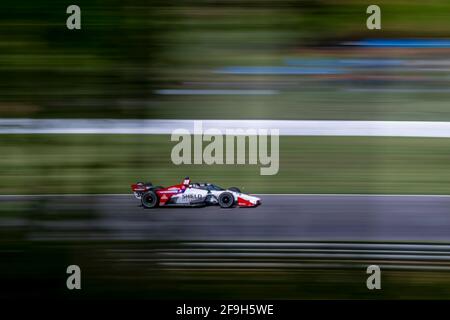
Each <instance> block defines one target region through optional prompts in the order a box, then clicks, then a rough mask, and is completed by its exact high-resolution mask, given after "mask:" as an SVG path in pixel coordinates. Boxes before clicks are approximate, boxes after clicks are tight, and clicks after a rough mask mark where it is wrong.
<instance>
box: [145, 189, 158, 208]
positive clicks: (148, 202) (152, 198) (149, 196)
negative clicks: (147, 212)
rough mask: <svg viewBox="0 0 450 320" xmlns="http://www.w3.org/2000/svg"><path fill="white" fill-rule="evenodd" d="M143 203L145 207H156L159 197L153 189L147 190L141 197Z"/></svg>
mask: <svg viewBox="0 0 450 320" xmlns="http://www.w3.org/2000/svg"><path fill="white" fill-rule="evenodd" d="M141 203H142V206H143V207H144V208H148V209H151V208H156V207H157V206H158V203H159V198H158V195H157V194H156V192H154V191H153V190H150V191H147V192H146V193H144V194H143V195H142V197H141Z"/></svg>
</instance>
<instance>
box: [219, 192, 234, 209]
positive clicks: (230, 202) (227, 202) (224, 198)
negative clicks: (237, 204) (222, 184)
mask: <svg viewBox="0 0 450 320" xmlns="http://www.w3.org/2000/svg"><path fill="white" fill-rule="evenodd" d="M217 200H218V201H219V206H220V207H221V208H231V207H232V206H234V196H233V194H232V193H231V192H222V193H221V194H220V196H219V199H217Z"/></svg>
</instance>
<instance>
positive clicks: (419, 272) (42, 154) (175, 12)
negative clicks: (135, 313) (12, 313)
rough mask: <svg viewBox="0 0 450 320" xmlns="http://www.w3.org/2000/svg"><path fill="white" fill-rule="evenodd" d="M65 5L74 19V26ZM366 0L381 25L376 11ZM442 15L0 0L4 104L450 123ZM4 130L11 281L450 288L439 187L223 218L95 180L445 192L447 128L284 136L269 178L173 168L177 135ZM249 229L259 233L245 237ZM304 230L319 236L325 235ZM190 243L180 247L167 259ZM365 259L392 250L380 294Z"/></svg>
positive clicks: (281, 288) (395, 4) (389, 293)
mask: <svg viewBox="0 0 450 320" xmlns="http://www.w3.org/2000/svg"><path fill="white" fill-rule="evenodd" d="M71 4H76V5H78V6H79V7H80V8H81V30H68V29H67V28H66V19H67V17H68V14H66V8H67V7H68V6H69V5H71ZM370 4H377V5H378V6H380V8H381V21H382V29H381V30H368V29H367V28H366V19H367V17H368V16H369V15H368V14H366V9H367V7H368V6H369V5H370ZM449 16H450V2H449V1H445V0H430V1H426V2H423V1H415V0H410V1H400V0H394V1H384V0H380V1H377V2H376V3H372V1H360V0H354V1H347V0H344V1H327V0H323V1H284V0H278V1H265V0H248V1H240V0H234V1H233V0H229V1H207V0H204V1H201V0H190V1H188V0H186V1H181V0H180V1H173V2H167V1H113V0H111V1H98V0H90V1H84V0H79V1H76V3H72V2H70V3H69V2H64V1H50V0H48V1H45V0H38V1H10V0H4V1H2V3H1V5H0V75H1V77H0V118H1V119H0V120H4V119H19V120H20V121H27V119H30V118H32V119H112V118H113V119H266V120H273V119H282V120H369V121H371V120H380V121H387V120H396V121H445V122H447V121H450V105H449V97H450V87H449V83H450V19H449ZM0 129H2V130H5V133H3V134H1V135H0V193H1V194H2V195H3V196H2V197H1V198H0V214H1V217H0V237H1V242H0V246H1V247H0V254H1V256H2V259H1V260H2V261H1V264H0V271H1V274H2V278H4V281H2V283H5V285H2V287H1V288H0V296H1V297H19V296H29V295H33V296H37V295H40V294H41V293H42V290H46V291H45V293H46V294H48V295H49V296H50V295H59V294H67V296H68V297H70V296H71V295H74V296H77V297H88V298H90V297H100V296H101V297H104V296H106V297H108V295H110V296H114V297H124V296H126V297H134V296H138V297H153V298H155V297H160V298H170V297H216V298H224V297H225V298H227V297H228V298H230V297H231V298H232V297H237V298H372V297H375V298H377V297H384V298H417V297H419V298H448V297H450V274H449V273H448V272H449V270H450V269H449V267H450V266H449V265H448V259H449V258H448V257H449V256H450V252H449V249H448V248H447V247H446V245H447V243H448V241H450V237H449V236H448V234H450V232H447V231H450V229H449V228H448V227H449V226H450V207H449V202H448V201H447V200H445V199H446V198H444V197H439V198H438V197H436V198H433V197H432V198H421V197H420V196H417V197H413V198H411V199H412V200H409V199H410V198H401V199H400V200H398V202H395V203H390V202H389V201H390V200H386V199H384V198H383V199H381V200H377V199H378V198H377V197H375V198H373V197H367V198H362V200H361V199H360V200H357V199H354V198H351V199H350V200H345V199H347V198H338V199H336V202H333V201H331V202H328V201H325V204H324V202H323V200H322V199H321V198H312V199H311V198H307V199H303V198H301V197H299V198H298V199H289V201H288V205H287V207H283V204H285V202H284V200H283V199H282V198H281V197H282V196H280V197H278V198H277V197H274V196H271V197H269V198H268V199H267V203H268V204H267V207H266V209H263V208H264V206H261V207H260V208H259V210H264V213H263V212H259V211H255V212H254V213H247V212H246V213H245V215H246V216H244V217H242V216H240V215H242V212H241V213H235V212H234V213H232V214H229V215H228V216H226V217H223V216H220V217H217V216H215V215H219V214H222V213H220V212H216V211H214V210H213V211H205V212H209V213H211V215H208V214H205V213H204V212H203V213H202V212H201V211H190V212H187V213H186V212H182V213H180V212H176V211H170V212H169V213H167V212H159V211H158V212H156V213H151V214H150V213H149V214H148V215H147V213H145V214H143V213H142V210H140V209H139V208H137V207H136V205H137V204H136V203H135V202H132V201H130V199H128V198H127V197H125V198H121V197H118V198H116V197H114V196H100V195H99V194H123V193H128V192H129V185H130V184H131V183H134V182H136V181H141V180H150V181H152V182H153V183H155V184H158V185H160V184H162V185H170V184H175V183H178V182H179V180H180V179H181V178H182V177H184V176H185V175H190V176H191V178H192V179H193V180H197V181H211V182H214V183H217V184H219V185H223V186H225V187H228V186H233V185H236V186H239V187H242V190H243V191H244V192H249V193H270V194H281V193H289V194H299V193H304V194H391V195H392V194H407V195H413V196H414V195H448V194H450V170H449V169H450V161H449V160H450V140H449V139H448V138H423V137H402V138H399V137H345V136H344V137H335V136H325V137H313V136H294V137H281V138H280V171H279V174H277V175H275V176H261V175H259V167H257V166H248V165H240V166H238V165H236V166H206V165H205V166H198V165H185V166H175V165H173V164H172V162H171V161H170V151H171V148H172V147H173V145H174V143H172V142H171V141H170V137H169V136H168V135H89V134H80V135H64V134H8V125H7V123H6V124H5V123H3V122H2V125H1V126H0ZM419 136H420V135H419ZM52 194H83V195H84V194H90V196H77V197H73V196H72V197H71V196H69V197H60V196H55V197H52V196H49V195H52ZM7 195H8V196H7ZM12 195H19V196H12ZM23 195H35V196H30V197H23ZM44 195H47V196H44ZM303 201H306V203H307V204H305V206H304V207H302V203H304V202H303ZM347 202H348V206H346V203H347ZM318 205H322V206H321V207H317V206H318ZM341 205H342V207H341ZM336 208H339V210H336ZM282 209H285V210H286V211H285V212H287V215H286V216H283V214H281V216H279V217H278V216H275V215H276V214H279V212H278V211H280V212H283V210H282ZM316 211H317V214H316V215H310V214H311V213H313V212H316ZM249 214H251V215H252V216H248V215H249ZM211 216H212V218H211ZM337 217H342V218H341V219H340V218H337ZM391 219H392V220H391ZM236 221H237V222H239V223H237V222H236ZM275 221H286V222H285V224H282V223H280V225H278V227H277V228H272V227H273V225H274V222H275ZM404 221H409V223H410V224H409V225H408V226H407V227H404V228H403V229H402V226H404ZM240 222H242V225H244V226H245V228H241V229H239V226H240V225H241V224H240ZM305 224H306V225H308V226H310V227H311V229H307V228H304V226H305ZM242 225H241V226H242ZM276 225H277V224H276V223H275V226H276ZM325 225H326V227H324V226H325ZM120 226H121V227H120ZM315 228H318V229H319V231H318V232H317V233H314V232H313V231H314V230H316V229H315ZM423 228H425V229H423ZM335 229H337V230H339V232H337V233H333V231H332V230H335ZM221 230H222V231H221ZM224 230H225V231H224ZM308 230H313V231H311V233H308ZM330 230H331V231H330ZM434 231H435V232H434ZM364 235H369V236H367V237H365V236H364ZM187 240H189V241H194V243H191V242H189V243H188V244H186V243H185V241H187ZM244 240H245V241H256V242H257V243H259V244H255V243H253V242H251V243H250V244H249V243H247V242H246V243H245V244H244V245H243V244H241V245H236V244H235V243H236V242H239V241H244ZM195 241H200V244H199V243H197V242H195ZM204 241H213V242H214V243H213V244H209V246H206V247H202V246H204V245H205V244H204ZM215 241H219V243H216V242H215ZM221 241H226V242H225V243H223V242H221ZM277 241H282V243H278V244H277V245H275V244H276V243H277ZM308 241H314V243H317V241H325V242H326V243H325V244H324V245H323V247H321V248H319V249H320V250H322V251H320V250H319V251H318V249H317V247H315V244H314V245H312V246H313V247H310V244H308V243H309V242H308ZM336 241H346V242H345V244H343V247H341V245H342V244H339V243H336ZM348 241H351V243H349V242H348ZM367 241H376V243H375V244H373V243H369V248H367V247H365V245H367V243H366V242H367ZM398 241H401V243H398ZM260 242H262V244H261V243H260ZM393 242H395V245H394V244H392V243H393ZM230 243H231V244H230ZM274 243H275V244H274ZM387 243H391V246H387V247H384V246H385V245H387ZM419 243H420V245H423V244H424V243H425V244H429V245H435V246H437V247H426V248H422V247H418V246H419ZM361 245H363V247H360V246H361ZM372 245H373V247H372ZM399 245H400V246H402V245H406V246H407V248H405V247H395V246H399ZM410 245H411V246H412V247H408V246H410ZM222 246H223V247H222ZM242 246H243V247H242ZM274 246H275V247H274ZM336 246H337V247H336ZM346 246H350V249H349V248H348V247H346ZM441 246H443V247H441ZM186 248H187V249H186ZM271 248H272V249H271ZM180 250H181V251H183V250H188V254H187V255H186V256H178V255H175V256H173V254H174V252H175V253H176V254H179V253H180ZM205 250H206V251H205ZM227 250H228V251H227ZM255 250H256V251H255ZM271 250H272V251H271ZM289 250H291V251H289ZM292 250H293V251H292ZM339 250H341V251H339ZM342 250H344V253H345V254H348V256H344V257H343V256H337V257H336V256H335V255H336V253H337V252H341V253H342ZM345 250H347V251H345ZM348 250H350V251H348ZM367 250H368V251H367ZM386 250H387V251H386ZM424 251H426V252H425V253H424ZM198 252H202V253H205V252H206V253H210V254H212V255H206V256H198V255H193V254H194V253H195V254H198ZM220 252H222V253H227V252H228V254H229V255H227V254H225V255H223V254H222V255H221V254H219V253H220ZM289 252H290V254H292V255H286V254H287V253H289ZM355 252H356V253H355ZM367 252H369V253H370V254H372V255H369V256H365V255H363V256H361V254H363V253H367ZM262 253H263V255H262V256H261V254H262ZM270 253H272V255H271V254H270ZM311 253H312V254H313V256H311V255H308V254H311ZM319 253H320V255H319V256H317V254H319ZM305 254H306V255H305ZM321 254H323V255H321ZM355 254H356V256H355ZM384 254H388V257H386V256H385V255H384ZM215 255H216V256H215ZM217 255H218V256H217ZM332 255H334V256H333V257H334V258H332V257H331V256H332ZM374 255H375V256H374ZM392 255H394V256H392ZM430 255H431V256H433V258H428V259H426V258H424V256H430ZM374 257H375V258H374ZM161 259H162V260H161ZM195 259H199V260H198V261H197V260H195ZM305 259H306V260H305ZM336 259H337V260H336ZM402 259H403V260H402ZM194 260H195V261H194ZM255 260H256V261H255ZM331 260H332V263H331V262H330V261H331ZM202 261H203V262H206V263H207V264H202V263H201V262H202ZM374 261H375V262H377V263H379V264H383V263H385V264H387V265H390V266H391V268H390V271H388V272H389V273H386V274H387V276H386V278H385V279H386V281H387V285H386V287H384V289H383V290H382V291H381V292H380V293H376V294H374V293H373V292H369V291H368V290H367V289H366V287H365V277H366V275H365V269H364V266H365V265H366V264H367V265H368V264H371V263H372V262H374ZM399 261H403V262H401V263H400V262H399ZM405 261H406V262H405ZM430 261H431V262H430ZM193 262H194V264H192V263H193ZM173 263H175V264H173ZM183 263H184V264H183ZM208 263H212V264H208ZM233 263H235V264H233ZM69 264H79V265H80V266H81V268H82V270H86V272H83V275H84V276H85V277H86V279H87V280H86V285H85V286H83V290H82V292H81V293H75V294H74V293H73V292H68V291H67V290H66V289H65V276H66V274H65V267H66V266H67V265H69ZM305 264H307V265H305ZM405 264H406V266H405ZM83 268H84V269H83ZM388 269H389V268H388ZM30 283H32V285H29V284H30ZM43 288H45V289H43Z"/></svg>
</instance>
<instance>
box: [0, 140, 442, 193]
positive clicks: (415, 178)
mask: <svg viewBox="0 0 450 320" xmlns="http://www.w3.org/2000/svg"><path fill="white" fill-rule="evenodd" d="M175 144H176V143H175V142H171V141H170V136H168V135H2V138H1V139H0V151H1V154H2V156H1V157H0V193H2V194H41V193H43V194H51V193H83V194H84V193H128V192H130V189H129V187H130V184H131V183H134V182H136V181H142V180H144V181H147V180H149V181H152V182H153V183H154V184H157V185H166V186H167V185H171V184H176V183H179V182H180V179H182V178H183V177H185V176H187V175H188V176H190V177H191V179H192V180H194V181H200V182H201V181H209V182H214V183H217V184H219V185H222V186H224V187H230V186H238V187H241V188H242V190H243V191H244V192H249V193H343V194H344V193H363V194H379V193H382V194H399V193H400V194H450V170H449V169H450V161H448V159H449V157H450V140H449V139H438V138H383V137H280V169H279V173H278V174H277V175H274V176H261V175H260V171H259V170H260V165H211V166H208V165H180V166H176V165H174V164H173V163H172V162H171V159H170V153H171V150H172V147H173V146H174V145H175Z"/></svg>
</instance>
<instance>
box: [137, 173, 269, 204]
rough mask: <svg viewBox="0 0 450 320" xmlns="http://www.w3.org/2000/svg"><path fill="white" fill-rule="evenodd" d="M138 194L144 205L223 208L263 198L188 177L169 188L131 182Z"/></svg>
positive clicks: (258, 200)
mask: <svg viewBox="0 0 450 320" xmlns="http://www.w3.org/2000/svg"><path fill="white" fill-rule="evenodd" d="M131 190H132V191H133V194H134V196H135V197H136V198H137V199H139V200H141V205H142V206H143V207H144V208H156V207H159V206H161V207H163V206H164V207H170V206H182V207H195V206H207V205H219V206H220V207H222V208H232V207H234V206H238V207H256V206H258V205H260V204H261V199H260V198H258V197H255V196H251V195H248V194H244V193H242V192H241V191H240V190H239V188H236V187H232V188H228V189H223V188H221V187H219V186H217V185H215V184H212V183H206V182H204V183H192V182H191V180H190V179H189V177H186V178H185V179H184V180H183V182H182V183H180V184H176V185H173V186H170V187H167V188H164V187H161V186H153V184H152V183H150V182H147V183H143V182H138V183H135V184H132V185H131Z"/></svg>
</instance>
